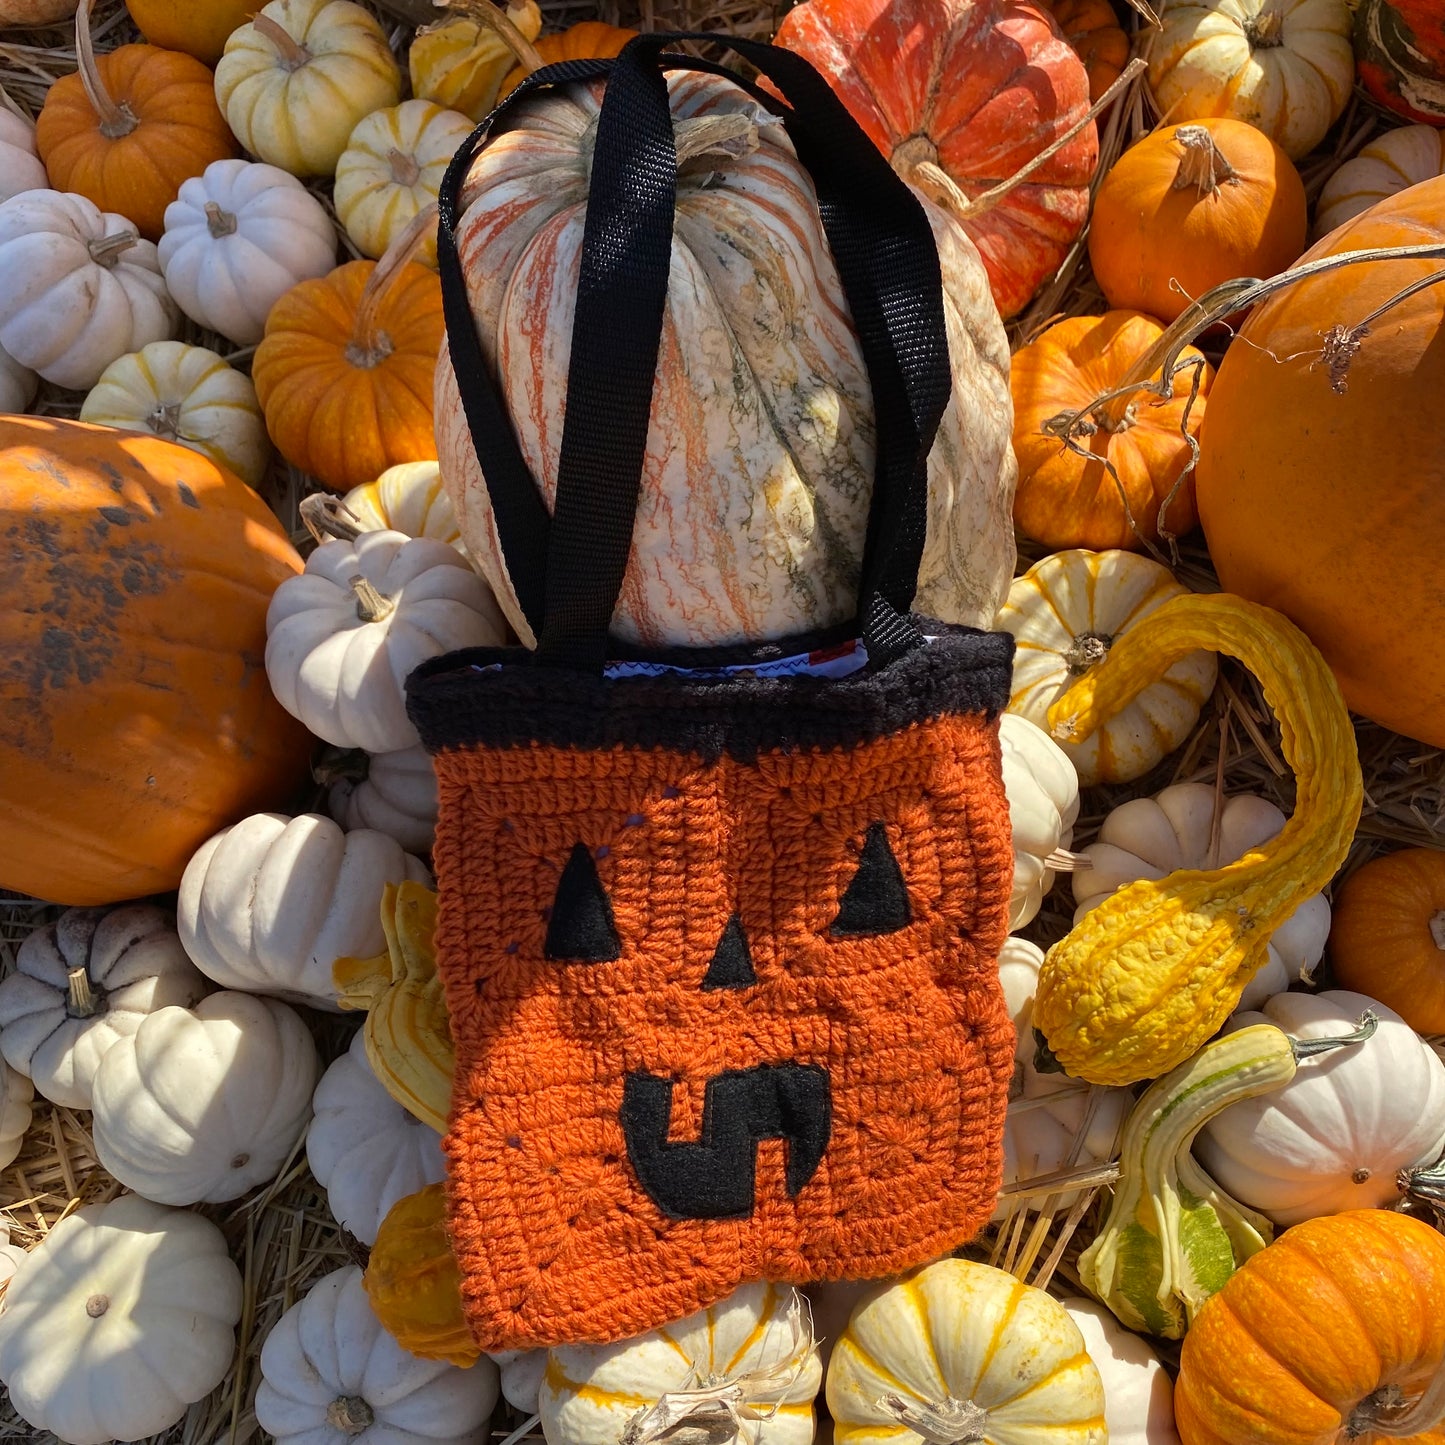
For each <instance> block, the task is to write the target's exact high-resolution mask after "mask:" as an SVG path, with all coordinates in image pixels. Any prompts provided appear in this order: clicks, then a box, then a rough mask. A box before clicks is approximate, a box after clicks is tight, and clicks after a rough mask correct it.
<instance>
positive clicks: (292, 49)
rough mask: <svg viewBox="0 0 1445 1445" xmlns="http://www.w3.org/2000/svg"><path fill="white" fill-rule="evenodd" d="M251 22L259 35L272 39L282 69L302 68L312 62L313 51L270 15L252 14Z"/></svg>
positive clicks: (265, 38)
mask: <svg viewBox="0 0 1445 1445" xmlns="http://www.w3.org/2000/svg"><path fill="white" fill-rule="evenodd" d="M251 24H252V26H253V27H254V28H255V31H256V34H257V35H259V36H260V37H261V38H262V39H263V40H268V41H270V43H271V47H272V49H274V50H275V52H276V55H277V58H278V59H279V60H280V62H281V68H282V70H288V71H290V70H300V69H301V67H302V66H303V65H307V64H309V63H310V61H311V59H312V56H311V52H310V51H309V50H308V49H307V48H306V47H305V46H304V45H302V44H301V42H300V41H299V40H297V39H296V37H295V36H294V35H292V34H291V32H290V31H289V30H287V29H286V27H285V26H284V25H282V24H280V23H279V22H277V21H275V20H273V19H272V18H271V17H270V16H269V15H255V16H252V18H251Z"/></svg>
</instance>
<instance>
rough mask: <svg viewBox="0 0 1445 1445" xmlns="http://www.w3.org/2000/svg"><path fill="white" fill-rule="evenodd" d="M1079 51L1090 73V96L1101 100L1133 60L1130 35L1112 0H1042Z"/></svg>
mask: <svg viewBox="0 0 1445 1445" xmlns="http://www.w3.org/2000/svg"><path fill="white" fill-rule="evenodd" d="M1040 3H1041V8H1042V9H1045V10H1048V11H1049V12H1050V13H1051V14H1052V15H1053V17H1054V19H1055V20H1056V21H1057V22H1058V26H1059V29H1060V30H1062V31H1063V32H1064V38H1065V39H1066V40H1067V41H1068V42H1069V44H1070V45H1072V46H1073V47H1074V49H1075V50H1076V51H1078V54H1079V59H1080V60H1082V61H1083V62H1084V69H1085V70H1086V71H1087V72H1088V75H1089V99H1090V100H1098V98H1099V97H1100V96H1101V95H1103V93H1104V92H1105V91H1106V90H1108V88H1109V87H1110V86H1111V85H1113V83H1114V82H1115V81H1116V80H1118V78H1119V77H1120V75H1122V74H1123V71H1124V67H1125V66H1126V65H1127V64H1128V63H1129V37H1128V36H1127V35H1125V34H1124V31H1123V29H1122V27H1121V26H1120V24H1119V17H1118V16H1117V15H1116V14H1115V13H1114V7H1113V6H1112V5H1111V4H1109V0H1040Z"/></svg>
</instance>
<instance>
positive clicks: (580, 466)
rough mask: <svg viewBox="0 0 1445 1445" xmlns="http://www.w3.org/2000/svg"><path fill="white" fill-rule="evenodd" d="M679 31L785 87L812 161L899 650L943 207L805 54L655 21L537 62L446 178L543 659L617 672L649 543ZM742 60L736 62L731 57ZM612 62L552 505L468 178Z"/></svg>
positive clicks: (869, 582) (864, 582)
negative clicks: (913, 182) (470, 215)
mask: <svg viewBox="0 0 1445 1445" xmlns="http://www.w3.org/2000/svg"><path fill="white" fill-rule="evenodd" d="M677 40H706V41H713V42H717V43H720V44H725V45H727V46H728V47H730V48H731V49H732V50H734V51H736V52H737V53H738V54H740V55H741V56H743V57H744V58H745V59H747V60H749V61H751V62H752V63H753V64H754V65H755V66H756V67H757V68H758V70H759V71H760V72H761V73H762V74H763V75H765V76H766V77H767V78H768V79H769V80H771V81H772V82H773V84H774V85H776V86H777V88H778V90H779V91H780V92H781V93H782V94H783V96H784V97H785V99H786V100H787V101H788V102H789V105H788V106H787V107H786V108H781V107H778V106H777V104H776V102H775V101H773V100H772V99H771V98H770V97H767V96H765V95H764V94H763V93H762V92H761V91H759V90H758V89H757V87H756V86H753V85H750V84H749V83H748V82H746V81H744V80H742V79H741V78H740V77H737V76H734V75H731V74H729V76H728V78H729V79H730V80H732V81H733V82H734V83H737V84H738V85H740V86H741V87H742V88H743V89H745V90H747V91H749V92H750V93H751V94H753V95H754V96H755V97H756V98H758V99H759V100H761V101H763V103H765V104H767V105H768V106H769V108H770V109H774V110H776V111H778V113H779V114H780V115H781V116H782V119H783V122H784V125H785V127H786V129H787V131H788V134H789V136H790V138H791V139H792V141H793V144H794V147H795V149H796V150H797V153H798V158H799V160H800V162H801V163H802V165H803V166H804V168H805V169H806V170H807V171H808V172H809V173H810V174H811V176H812V179H813V184H814V186H815V188H816V191H817V195H818V206H819V212H820V215H821V218H822V222H823V227H824V231H825V233H826V235H827V238H828V243H829V246H830V247H831V249H832V252H833V257H834V261H835V263H836V265H837V268H838V274H839V277H840V280H841V282H842V285H843V290H844V294H845V295H846V297H847V299H848V303H849V306H850V308H851V310H852V314H853V321H854V325H855V327H856V328H857V331H858V335H859V340H860V343H861V347H862V351H863V357H864V361H865V363H866V365H867V369H868V375H869V380H870V383H871V386H872V390H873V402H874V413H875V417H876V428H877V437H878V441H877V460H876V469H875V477H874V486H873V496H872V502H871V506H870V510H869V517H868V530H867V534H866V541H865V546H864V554H863V567H862V578H861V584H860V587H859V594H858V595H859V616H858V622H859V626H860V630H861V632H862V635H863V637H864V639H865V642H866V644H867V647H868V652H869V658H870V663H872V664H873V665H881V664H882V663H885V662H887V661H888V660H890V659H891V658H893V657H896V656H898V655H899V654H900V653H902V652H904V651H907V650H908V649H909V648H911V647H915V646H918V645H920V643H921V638H920V636H919V634H918V632H917V629H916V628H915V627H914V626H913V625H912V623H911V622H910V620H909V617H908V612H909V608H910V606H911V604H912V601H913V594H914V591H915V590H916V587H917V581H918V567H919V563H920V561H921V558H922V554H923V543H924V534H925V530H926V525H927V521H926V519H927V505H926V503H927V461H928V454H929V451H930V450H931V449H932V446H933V439H934V436H935V434H936V432H937V429H938V423H939V420H940V418H941V417H942V415H943V411H944V408H945V407H946V406H947V404H948V398H949V391H950V386H951V372H950V368H949V360H948V339H947V333H946V331H945V327H944V317H943V283H942V275H941V272H940V267H939V260H938V252H937V248H936V245H935V243H934V240H933V234H932V230H931V228H930V226H929V223H928V219H927V216H926V215H925V214H924V211H923V207H922V205H921V204H920V202H919V201H918V199H917V198H916V197H915V196H914V194H913V193H912V191H911V190H909V188H908V187H907V185H906V184H905V183H904V182H903V181H902V180H900V179H899V178H898V176H896V175H895V174H894V172H893V169H892V167H891V166H890V165H889V163H888V161H887V160H886V159H885V157H884V156H883V155H882V154H881V153H880V152H879V151H878V149H877V148H876V147H875V146H874V145H873V144H872V142H871V141H869V140H868V138H867V136H866V135H865V134H864V132H863V131H862V129H861V128H860V127H859V125H858V123H857V122H856V121H855V120H854V119H853V117H852V116H851V115H850V114H849V113H848V111H847V109H846V108H845V107H844V106H843V104H842V102H841V101H839V100H838V98H837V97H836V96H835V95H834V94H833V92H832V90H831V89H830V88H829V86H828V84H827V82H826V81H825V80H824V79H823V77H822V76H821V75H819V74H818V72H817V71H816V70H815V69H814V68H813V67H812V66H811V65H810V64H809V63H808V62H807V61H806V60H804V59H803V58H802V57H801V56H798V55H794V54H792V53H791V52H790V51H787V50H783V49H781V48H779V47H775V46H771V45H767V44H763V43H761V42H758V41H749V40H743V39H740V38H738V37H734V36H725V35H712V34H708V33H705V32H681V33H671V34H652V35H640V36H638V37H637V38H635V39H634V40H632V41H630V42H629V43H628V45H627V47H626V48H625V49H624V50H623V51H622V53H621V55H619V56H618V57H617V58H616V59H615V60H611V61H608V60H583V61H566V62H563V63H562V64H559V65H554V66H548V67H547V68H546V69H544V70H541V71H538V72H537V73H536V74H535V75H533V76H530V77H529V78H528V79H527V80H526V81H524V82H523V84H522V85H521V86H519V87H518V88H517V90H516V91H514V92H513V94H512V95H511V96H509V97H508V99H507V100H506V101H505V102H503V105H502V106H501V107H499V108H498V109H497V110H496V111H494V112H493V113H492V115H491V116H489V117H488V118H487V120H485V121H483V122H482V124H481V125H480V126H478V128H477V129H476V130H475V131H474V132H473V133H472V135H471V136H470V137H468V139H467V141H466V142H464V143H463V145H462V147H461V149H460V150H458V152H457V154H456V156H455V157H454V158H453V160H452V163H451V165H450V167H449V168H448V171H447V174H446V177H445V179H444V180H443V182H442V186H441V194H440V207H439V209H440V225H439V227H438V260H439V265H440V270H441V277H442V295H443V304H444V311H445V319H446V329H447V343H448V347H449V350H450V354H451V360H452V365H453V368H454V370H455V372H456V377H457V384H458V388H459V391H460V394H461V399H462V404H463V408H464V410H465V413H466V417H467V423H468V427H469V429H470V431H471V434H472V443H473V445H474V447H475V448H476V450H477V455H478V457H479V458H481V457H486V459H487V464H486V466H485V468H484V477H485V480H486V485H487V489H488V492H489V494H490V497H491V501H492V507H493V512H494V515H495V519H496V524H497V530H498V535H499V537H500V539H501V543H502V550H503V554H504V556H505V557H506V561H507V567H508V571H509V573H510V575H511V578H512V582H513V585H514V587H515V588H516V591H517V597H518V601H519V603H520V604H521V607H522V610H523V613H524V615H525V616H526V618H527V620H528V622H529V624H530V625H531V626H532V628H533V630H534V632H535V633H536V635H537V639H538V646H537V651H536V653H535V655H534V660H535V661H536V662H537V663H538V664H540V665H547V666H559V667H570V668H576V669H579V670H584V671H591V672H600V670H601V668H602V666H603V663H604V662H605V659H606V652H607V629H608V625H609V624H610V622H611V619H612V613H613V610H614V609H615V607H616V604H617V598H618V595H619V594H620V592H621V588H622V580H623V575H624V573H625V571H626V567H627V558H628V553H629V550H630V548H631V541H632V530H633V524H634V521H635V516H636V510H637V494H638V489H639V485H640V481H641V474H642V463H643V457H644V453H645V449H646V444H647V430H648V422H649V418H650V415H651V409H652V392H653V383H654V379H655V376H656V370H657V352H658V347H659V344H660V340H661V332H662V322H663V315H664V311H665V307H666V302H667V282H668V271H669V264H670V257H671V247H672V227H673V212H674V207H675V202H676V183H677V155H676V148H675V145H674V137H673V128H672V115H671V109H670V106H669V104H668V95H667V86H666V82H665V80H664V78H663V64H664V62H665V64H666V66H667V67H668V68H676V69H694V70H705V71H709V72H713V73H719V67H717V66H715V65H713V64H711V63H710V62H707V61H698V60H695V59H693V58H692V57H690V56H684V55H676V54H670V53H669V54H666V55H665V56H664V54H663V47H664V46H665V45H666V44H668V43H669V42H673V41H677ZM722 73H726V72H722ZM604 74H605V75H608V84H607V89H606V93H605V95H604V97H603V102H602V107H601V113H600V115H599V117H598V124H597V136H596V143H595V147H594V151H593V162H592V174H591V184H590V188H589V195H588V203H587V215H586V221H585V224H584V228H583V242H582V252H581V258H580V275H579V283H578V292H577V302H576V313H575V320H574V324H573V337H572V354H571V358H570V363H569V368H568V374H567V400H568V404H567V409H566V415H565V418H564V422H563V429H562V442H561V452H560V456H559V463H558V480H557V491H556V497H555V499H554V507H553V512H552V515H551V516H549V515H548V513H547V508H546V505H545V503H544V502H543V500H542V497H541V494H540V492H539V490H538V488H537V486H536V483H535V482H534V480H533V478H532V476H531V474H530V472H529V471H528V470H527V466H526V463H525V461H524V459H523V457H522V453H521V448H520V446H519V445H518V443H517V439H516V435H515V432H514V431H513V429H512V426H511V422H510V419H509V418H508V416H507V411H506V406H505V403H504V402H503V401H502V398H501V397H500V395H499V393H498V389H497V386H496V383H495V382H494V380H493V378H492V374H491V370H490V368H489V367H488V366H487V364H486V359H485V356H484V354H483V352H482V347H481V343H480V340H479V338H478V337H477V334H476V326H475V323H474V321H473V318H472V314H471V307H470V303H469V302H468V299H467V294H466V285H465V280H464V278H463V276H462V270H461V262H460V259H459V257H458V255H457V250H456V234H455V232H456V225H457V221H458V220H459V214H458V213H459V208H460V196H461V190H462V186H463V184H464V183H465V179H466V174H467V171H468V170H469V168H470V165H471V161H472V158H473V157H474V156H475V154H476V151H477V149H478V148H479V146H480V144H481V141H482V139H483V137H484V136H485V135H486V134H487V133H488V132H489V131H491V130H493V129H495V126H496V122H497V121H498V119H499V118H501V117H502V115H503V113H504V112H505V111H506V110H507V109H508V108H509V107H510V106H511V105H512V104H513V103H514V102H515V101H517V100H518V99H520V98H521V96H522V95H524V94H528V93H530V92H531V91H534V90H537V89H540V88H541V87H543V86H551V85H559V84H566V83H568V82H571V81H577V80H586V79H592V78H594V77H596V76H599V75H604Z"/></svg>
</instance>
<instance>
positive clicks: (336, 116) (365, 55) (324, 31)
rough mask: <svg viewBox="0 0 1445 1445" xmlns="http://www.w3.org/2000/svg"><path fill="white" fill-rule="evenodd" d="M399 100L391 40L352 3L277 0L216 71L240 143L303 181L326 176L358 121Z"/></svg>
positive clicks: (236, 37) (230, 43) (234, 37)
mask: <svg viewBox="0 0 1445 1445" xmlns="http://www.w3.org/2000/svg"><path fill="white" fill-rule="evenodd" d="M257 21H259V22H260V23H259V24H258V23H257ZM400 98H401V70H400V68H399V67H398V65H397V63H396V57H395V56H394V55H393V54H392V53H391V48H390V46H388V45H387V43H386V32H385V31H384V30H383V29H382V28H381V25H380V24H379V22H378V21H377V20H376V17H375V16H373V15H372V14H371V12H370V11H369V10H365V9H363V8H362V7H361V6H360V5H353V4H352V3H351V0H271V3H270V4H269V5H266V6H264V7H262V8H261V9H260V11H259V12H258V14H257V15H256V16H255V17H254V18H253V19H252V20H251V22H250V23H249V24H247V25H242V26H240V27H239V28H237V29H236V30H233V31H232V32H231V35H230V37H229V39H227V41H226V53H225V54H224V55H223V56H222V57H221V59H220V62H219V63H218V64H217V66H216V103H217V104H218V105H219V106H220V107H221V113H222V114H223V115H224V116H225V117H226V124H227V125H229V126H230V127H231V129H232V130H233V131H234V132H235V133H236V139H237V140H239V141H240V142H241V144H242V145H243V146H245V148H246V149H247V150H248V151H250V153H251V154H252V155H253V156H259V157H260V158H261V159H262V160H263V161H268V162H269V163H270V164H271V165H274V166H281V167H283V168H284V169H285V170H288V171H290V172H291V173H292V174H293V175H297V176H329V175H330V174H331V173H332V172H333V171H334V170H335V169H336V162H337V158H338V157H339V156H340V155H341V152H342V151H344V150H345V149H346V138H347V136H349V135H350V134H351V130H352V127H353V126H354V125H355V124H356V123H357V121H359V120H360V119H361V118H362V117H363V116H365V115H370V114H371V112H372V111H374V110H378V109H380V108H381V107H382V106H386V105H395V104H396V102H397V101H398V100H399V99H400Z"/></svg>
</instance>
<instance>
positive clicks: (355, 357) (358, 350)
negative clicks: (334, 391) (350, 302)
mask: <svg viewBox="0 0 1445 1445" xmlns="http://www.w3.org/2000/svg"><path fill="white" fill-rule="evenodd" d="M436 223H437V203H436V202H435V201H433V202H431V204H430V205H426V206H423V207H422V208H421V210H419V211H418V212H417V213H416V215H415V216H413V217H412V218H411V221H410V222H409V224H408V225H407V227H406V229H405V230H404V231H403V232H402V233H401V234H400V235H399V236H398V237H397V238H396V240H394V241H393V242H392V243H391V245H390V246H388V247H387V248H386V251H385V253H384V254H383V255H382V258H381V260H379V261H378V262H377V263H376V266H375V267H374V269H373V270H372V273H371V275H370V276H369V277H368V278H367V282H366V286H365V288H364V289H363V291H362V293H361V300H360V301H359V302H358V303H357V306H356V321H355V324H354V325H353V326H352V328H351V341H350V344H349V345H348V346H347V348H346V360H347V363H348V364H349V365H351V366H356V367H360V368H361V369H362V370H363V371H369V370H370V369H371V368H372V367H373V366H379V365H380V364H381V363H382V362H383V361H385V360H386V358H387V357H388V356H390V355H391V353H392V352H393V351H395V350H396V345H395V343H394V342H393V341H392V339H391V337H390V336H388V335H387V334H386V332H385V331H384V330H382V328H381V326H380V325H379V324H378V321H379V319H380V314H381V308H382V305H383V304H384V303H385V301H386V298H387V295H388V294H389V292H390V291H391V288H392V286H393V284H394V283H395V282H396V281H397V279H398V278H399V277H400V276H401V274H402V273H403V272H404V271H405V270H406V268H407V264H408V263H409V262H410V261H411V258H412V257H413V256H414V255H415V254H416V253H417V252H418V251H419V250H420V249H421V247H422V244H423V242H425V241H426V239H427V237H428V236H430V235H431V234H432V233H433V232H434V231H435V230H436Z"/></svg>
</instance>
